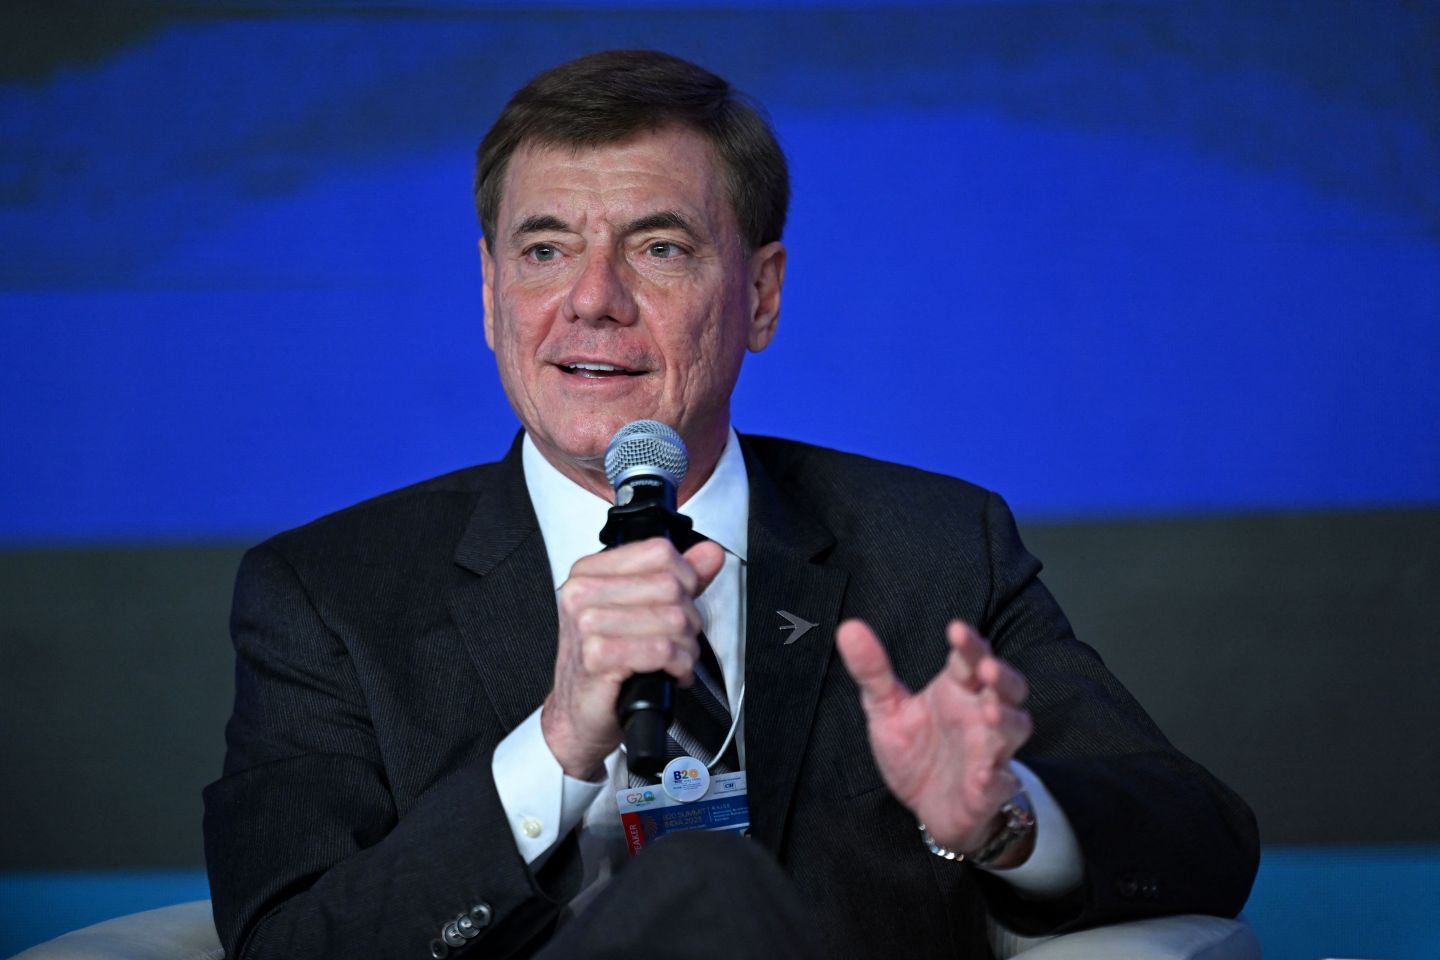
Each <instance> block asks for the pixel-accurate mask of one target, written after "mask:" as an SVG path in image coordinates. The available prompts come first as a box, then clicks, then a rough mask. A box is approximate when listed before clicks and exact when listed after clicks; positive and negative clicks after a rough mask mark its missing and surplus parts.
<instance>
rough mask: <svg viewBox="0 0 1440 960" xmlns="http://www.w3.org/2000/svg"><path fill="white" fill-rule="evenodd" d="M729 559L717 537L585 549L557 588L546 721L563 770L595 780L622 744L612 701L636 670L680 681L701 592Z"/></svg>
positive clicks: (689, 669)
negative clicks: (686, 544)
mask: <svg viewBox="0 0 1440 960" xmlns="http://www.w3.org/2000/svg"><path fill="white" fill-rule="evenodd" d="M724 564H725V551H724V550H723V549H721V547H720V545H719V544H716V543H712V542H710V541H704V542H701V543H697V544H696V545H695V546H693V547H691V548H690V549H689V550H688V551H686V552H685V554H684V555H683V556H682V555H681V554H680V553H678V552H677V551H676V550H675V547H674V546H673V545H672V544H671V543H670V542H669V541H668V540H661V539H654V540H645V541H641V542H639V543H629V544H626V545H624V546H622V547H617V548H616V549H614V550H606V551H605V552H603V553H596V554H592V555H591V556H588V557H582V558H580V560H578V561H577V562H576V563H575V566H573V567H571V568H570V578H569V579H568V580H566V581H565V583H564V584H563V585H562V586H561V587H560V595H559V598H558V604H559V610H560V637H559V646H558V649H557V651H556V657H555V683H554V686H553V687H552V688H551V690H550V695H549V696H548V697H546V698H545V706H544V709H543V710H542V711H541V713H540V729H541V731H542V733H543V734H544V736H545V742H546V744H548V745H549V747H550V752H551V753H553V754H554V755H555V759H556V760H558V761H559V762H560V767H561V769H563V770H564V771H565V773H566V774H568V775H569V776H572V777H577V778H580V779H593V778H594V777H595V776H596V775H598V773H599V769H600V767H601V765H602V764H603V763H604V761H605V758H606V757H607V756H609V755H610V753H611V752H613V751H614V750H615V748H616V747H618V746H619V745H620V740H621V731H620V725H619V724H618V723H617V722H616V719H615V701H616V699H617V698H618V696H619V693H620V685H621V684H622V683H624V682H625V680H626V679H627V678H628V677H630V676H631V675H632V674H636V673H650V672H653V671H664V672H665V673H668V674H670V675H671V676H673V677H674V678H675V679H676V680H677V681H679V682H680V683H681V684H682V685H688V684H689V683H690V681H691V678H692V676H693V675H694V667H695V660H696V658H697V657H698V656H699V646H698V644H697V642H696V639H695V637H696V634H698V633H699V632H700V629H701V624H700V613H699V611H698V610H696V609H695V598H696V597H698V596H699V595H700V594H701V593H702V592H703V591H704V590H705V588H706V587H708V586H709V585H710V581H712V580H714V579H715V575H716V574H718V573H719V572H720V568H721V567H722V566H724Z"/></svg>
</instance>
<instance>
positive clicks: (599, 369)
mask: <svg viewBox="0 0 1440 960" xmlns="http://www.w3.org/2000/svg"><path fill="white" fill-rule="evenodd" d="M557 366H559V367H560V369H561V370H564V371H565V372H566V373H569V374H573V375H574V376H577V377H584V378H585V379H587V380H603V379H605V378H607V377H638V376H640V375H641V374H642V373H644V372H645V371H644V370H627V369H625V368H624V367H617V366H614V365H613V364H609V363H588V362H587V363H561V364H557Z"/></svg>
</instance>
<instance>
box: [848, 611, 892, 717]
mask: <svg viewBox="0 0 1440 960" xmlns="http://www.w3.org/2000/svg"><path fill="white" fill-rule="evenodd" d="M835 646H836V648H837V649H838V650H839V651H840V659H841V660H842V661H844V663H845V669H846V670H848V671H849V672H850V676H851V678H853V679H854V681H855V684H856V686H858V687H859V688H860V700H861V702H862V703H863V704H864V705H865V712H866V713H870V712H871V711H874V710H881V711H887V710H893V709H894V708H895V707H896V706H897V705H898V704H899V703H900V701H902V700H903V699H904V698H905V696H906V694H908V693H909V691H908V690H906V689H905V685H904V684H903V683H901V682H900V680H899V679H898V678H897V677H896V676H895V673H894V671H893V670H891V668H890V658H889V657H888V656H887V655H886V654H885V648H884V647H883V646H882V645H881V644H880V638H879V637H877V636H875V631H874V630H871V629H870V625H869V624H868V623H866V622H865V621H864V620H846V621H845V622H844V623H842V624H840V629H839V630H837V631H835Z"/></svg>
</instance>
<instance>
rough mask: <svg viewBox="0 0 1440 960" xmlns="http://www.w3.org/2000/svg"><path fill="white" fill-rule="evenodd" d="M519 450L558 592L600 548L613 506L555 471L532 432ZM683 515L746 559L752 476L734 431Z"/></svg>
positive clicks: (705, 532) (683, 506) (686, 503)
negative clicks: (572, 571)
mask: <svg viewBox="0 0 1440 960" xmlns="http://www.w3.org/2000/svg"><path fill="white" fill-rule="evenodd" d="M521 446H522V449H521V452H520V456H521V463H522V464H523V466H524V469H525V488H526V490H528V491H529V493H530V503H531V505H532V506H533V507H534V508H535V517H536V519H537V520H539V522H540V534H541V536H543V537H544V538H545V552H546V554H548V555H549V557H550V575H551V577H552V578H553V580H554V583H555V586H556V587H557V588H558V587H559V586H560V584H562V583H564V582H565V580H566V579H567V578H568V577H569V576H570V568H571V567H573V566H574V565H575V562H576V561H577V560H579V559H580V558H581V557H585V556H589V555H590V554H592V553H595V552H597V551H598V550H599V549H600V547H601V544H600V528H601V527H603V526H604V525H605V518H606V513H607V512H608V511H609V509H610V506H611V504H610V501H608V500H605V499H602V498H601V497H597V496H596V495H595V494H594V493H592V492H590V491H589V490H586V489H585V488H584V487H582V486H580V485H579V484H577V483H575V482H574V481H573V480H571V479H570V478H569V477H567V476H565V475H564V474H563V473H561V472H560V471H559V470H556V469H555V467H554V466H553V465H552V464H551V463H550V461H549V460H546V459H545V455H544V454H542V453H541V452H540V450H539V449H538V448H537V447H536V446H535V443H534V441H532V440H531V439H530V435H529V434H528V433H527V434H526V435H525V440H524V443H523V444H522V445H521ZM681 512H682V513H684V514H685V515H686V516H688V517H689V518H690V519H691V520H693V521H694V522H695V529H696V530H698V531H699V532H701V533H703V534H704V535H705V536H707V537H709V538H710V539H711V540H714V541H715V542H716V543H718V544H720V546H722V547H724V548H725V549H726V550H727V551H729V552H730V553H733V554H735V556H737V557H739V558H740V559H741V560H744V559H745V555H746V551H747V550H748V548H749V535H748V532H747V525H748V523H749V521H750V477H749V474H748V473H747V472H746V470H745V456H744V454H742V453H741V451H740V439H739V437H737V436H736V435H735V431H734V430H733V429H732V430H731V431H730V436H729V437H728V438H727V439H726V441H725V449H724V451H722V452H721V454H720V460H719V462H718V463H716V464H715V470H714V472H713V473H711V474H710V479H708V480H706V481H705V484H704V485H703V486H702V487H701V488H700V489H699V490H697V491H696V492H695V495H694V496H692V497H691V498H690V499H689V500H687V501H685V503H684V504H683V505H682V506H681Z"/></svg>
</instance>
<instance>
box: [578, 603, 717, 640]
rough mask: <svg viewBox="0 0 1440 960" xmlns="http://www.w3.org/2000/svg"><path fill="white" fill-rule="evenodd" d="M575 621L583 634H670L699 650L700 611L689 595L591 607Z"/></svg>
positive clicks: (637, 635)
mask: <svg viewBox="0 0 1440 960" xmlns="http://www.w3.org/2000/svg"><path fill="white" fill-rule="evenodd" d="M575 625H576V626H577V627H578V628H579V629H580V634H581V635H582V636H605V637H669V638H671V639H677V640H681V641H683V642H685V643H686V645H687V646H691V647H694V648H695V651H696V652H698V651H699V646H698V645H697V643H696V641H695V634H697V633H699V632H700V612H699V611H698V610H696V609H695V604H694V603H692V602H691V600H690V598H689V597H686V598H685V599H684V601H683V602H681V603H673V604H666V605H663V606H638V607H628V606H612V607H587V608H586V609H584V610H581V611H580V613H579V614H578V615H577V616H576V617H575Z"/></svg>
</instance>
